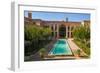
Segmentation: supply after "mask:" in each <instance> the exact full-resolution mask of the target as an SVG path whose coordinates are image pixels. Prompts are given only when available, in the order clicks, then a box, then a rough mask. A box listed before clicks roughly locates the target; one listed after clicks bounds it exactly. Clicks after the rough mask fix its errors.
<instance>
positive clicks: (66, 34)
mask: <svg viewBox="0 0 100 73" xmlns="http://www.w3.org/2000/svg"><path fill="white" fill-rule="evenodd" d="M66 38H68V26H66Z"/></svg>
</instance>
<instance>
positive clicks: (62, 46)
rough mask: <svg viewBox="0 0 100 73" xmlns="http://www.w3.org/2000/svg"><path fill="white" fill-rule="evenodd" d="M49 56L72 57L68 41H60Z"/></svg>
mask: <svg viewBox="0 0 100 73" xmlns="http://www.w3.org/2000/svg"><path fill="white" fill-rule="evenodd" d="M49 55H72V51H71V49H70V47H69V45H68V42H67V40H66V39H59V40H57V42H56V43H55V44H54V46H53V48H52V49H51V51H50V52H49Z"/></svg>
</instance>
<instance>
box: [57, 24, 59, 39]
mask: <svg viewBox="0 0 100 73" xmlns="http://www.w3.org/2000/svg"><path fill="white" fill-rule="evenodd" d="M57 38H59V25H58V24H57Z"/></svg>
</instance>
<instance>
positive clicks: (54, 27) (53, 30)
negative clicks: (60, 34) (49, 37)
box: [53, 25, 55, 38]
mask: <svg viewBox="0 0 100 73" xmlns="http://www.w3.org/2000/svg"><path fill="white" fill-rule="evenodd" d="M53 33H54V38H55V25H53Z"/></svg>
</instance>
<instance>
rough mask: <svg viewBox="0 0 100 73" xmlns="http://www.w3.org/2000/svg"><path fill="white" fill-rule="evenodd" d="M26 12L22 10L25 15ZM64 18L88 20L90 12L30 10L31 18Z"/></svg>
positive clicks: (59, 19) (53, 19)
mask: <svg viewBox="0 0 100 73" xmlns="http://www.w3.org/2000/svg"><path fill="white" fill-rule="evenodd" d="M28 12H29V11H25V12H24V16H25V17H28ZM66 18H68V21H74V22H80V21H83V20H90V14H85V13H63V12H39V11H35V12H34V11H33V12H32V19H42V20H48V21H66Z"/></svg>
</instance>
